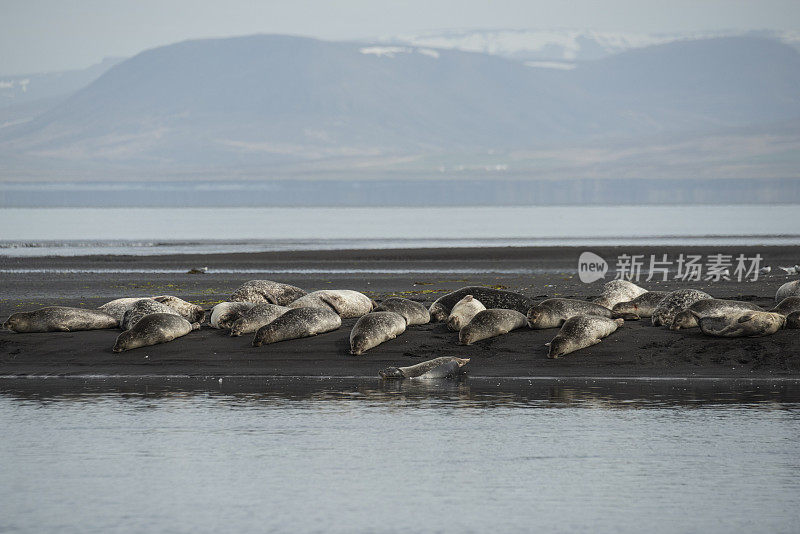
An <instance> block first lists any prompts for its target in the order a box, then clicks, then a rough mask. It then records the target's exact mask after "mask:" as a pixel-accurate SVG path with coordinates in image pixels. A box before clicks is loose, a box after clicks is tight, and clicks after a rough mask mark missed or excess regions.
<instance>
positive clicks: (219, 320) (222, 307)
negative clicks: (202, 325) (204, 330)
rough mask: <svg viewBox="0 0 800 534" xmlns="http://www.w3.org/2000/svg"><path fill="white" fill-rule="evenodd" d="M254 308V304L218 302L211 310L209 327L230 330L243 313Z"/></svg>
mask: <svg viewBox="0 0 800 534" xmlns="http://www.w3.org/2000/svg"><path fill="white" fill-rule="evenodd" d="M254 306H256V303H255V302H220V303H219V304H217V305H216V306H214V307H213V308H211V319H210V321H209V322H210V323H211V327H212V328H230V327H231V325H232V324H233V323H234V322H235V321H236V320H237V319H239V317H241V316H242V314H243V313H244V312H246V311H247V310H249V309H252V308H253V307H254Z"/></svg>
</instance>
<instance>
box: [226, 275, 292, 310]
mask: <svg viewBox="0 0 800 534" xmlns="http://www.w3.org/2000/svg"><path fill="white" fill-rule="evenodd" d="M305 294H306V292H305V291H304V290H302V289H300V288H299V287H295V286H292V285H289V284H282V283H280V282H273V281H272V280H250V281H248V282H245V283H244V284H242V285H241V286H239V287H238V288H237V289H236V291H234V292H233V294H231V301H232V302H255V303H256V304H259V303H262V302H266V303H268V304H277V305H278V306H286V305H287V304H289V303H290V302H294V301H295V300H297V299H299V298H300V297H302V296H304V295H305Z"/></svg>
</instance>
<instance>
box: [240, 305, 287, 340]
mask: <svg viewBox="0 0 800 534" xmlns="http://www.w3.org/2000/svg"><path fill="white" fill-rule="evenodd" d="M287 311H289V308H287V307H286V306H278V305H277V304H266V303H265V304H256V305H255V306H253V307H252V308H250V309H249V310H247V311H246V312H244V313H243V314H242V316H241V317H239V318H238V319H236V320H235V321H234V322H233V324H232V325H231V332H230V334H231V336H241V335H242V334H252V333H253V332H255V331H257V330H258V329H259V328H261V327H262V326H264V325H268V324H269V323H271V322H272V321H274V320H275V319H277V318H278V317H280V316H281V315H283V314H284V313H286V312H287Z"/></svg>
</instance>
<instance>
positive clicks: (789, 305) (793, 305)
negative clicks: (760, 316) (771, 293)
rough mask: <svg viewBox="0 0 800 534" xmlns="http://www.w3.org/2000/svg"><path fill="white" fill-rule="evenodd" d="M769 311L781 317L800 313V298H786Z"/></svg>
mask: <svg viewBox="0 0 800 534" xmlns="http://www.w3.org/2000/svg"><path fill="white" fill-rule="evenodd" d="M769 311H771V312H772V313H780V314H781V315H789V314H790V313H792V312H796V311H800V297H786V298H785V299H783V300H782V301H780V302H779V303H778V305H777V306H775V307H774V308H772V309H771V310H769Z"/></svg>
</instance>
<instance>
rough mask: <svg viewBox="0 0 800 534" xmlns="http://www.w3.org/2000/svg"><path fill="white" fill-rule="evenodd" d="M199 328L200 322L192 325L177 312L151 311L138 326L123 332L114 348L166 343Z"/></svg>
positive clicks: (127, 348)
mask: <svg viewBox="0 0 800 534" xmlns="http://www.w3.org/2000/svg"><path fill="white" fill-rule="evenodd" d="M198 328H200V325H199V324H198V323H195V324H194V325H192V323H190V322H189V321H187V320H186V319H184V318H183V317H181V316H180V315H178V314H176V313H151V314H150V315H145V316H144V317H142V319H141V320H140V321H139V322H138V323H136V326H134V327H133V328H131V329H130V330H126V331H125V332H123V333H121V334H120V335H119V336H118V337H117V342H116V343H115V344H114V348H113V349H112V350H113V351H114V352H123V351H126V350H131V349H138V348H139V347H149V346H151V345H158V344H159V343H166V342H168V341H172V340H173V339H176V338H179V337H181V336H185V335H186V334H188V333H189V332H191V331H192V330H197V329H198Z"/></svg>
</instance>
